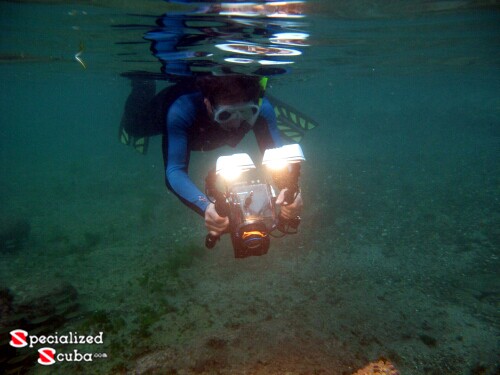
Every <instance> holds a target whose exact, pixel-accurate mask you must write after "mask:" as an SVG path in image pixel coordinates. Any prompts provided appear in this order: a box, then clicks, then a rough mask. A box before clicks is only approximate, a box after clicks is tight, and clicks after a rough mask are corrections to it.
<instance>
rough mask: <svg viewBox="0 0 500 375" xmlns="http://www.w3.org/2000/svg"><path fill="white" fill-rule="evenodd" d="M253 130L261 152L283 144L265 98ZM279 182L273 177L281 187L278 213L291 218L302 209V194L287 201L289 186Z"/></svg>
mask: <svg viewBox="0 0 500 375" xmlns="http://www.w3.org/2000/svg"><path fill="white" fill-rule="evenodd" d="M254 132H255V136H256V137H257V143H258V144H259V148H260V151H261V152H262V153H264V151H265V150H267V149H269V148H275V147H281V146H283V145H284V142H283V139H282V137H281V135H280V132H279V129H278V125H277V121H276V114H275V112H274V108H273V106H272V104H271V103H270V102H269V101H268V100H267V99H264V100H263V102H262V107H261V111H260V116H259V121H257V123H256V124H255V126H254ZM285 180H286V179H285ZM280 182H281V181H279V179H275V183H276V184H277V186H278V187H279V188H280V189H281V191H280V193H279V194H278V197H277V199H276V204H277V205H278V206H280V207H281V208H280V215H281V216H282V217H283V218H284V219H288V220H289V219H293V218H295V217H296V216H298V215H300V212H301V211H302V206H303V201H302V195H301V193H300V191H299V192H297V194H296V195H295V200H294V201H293V202H287V201H286V194H285V193H286V191H287V190H288V188H289V187H287V186H286V185H285V184H283V183H280Z"/></svg>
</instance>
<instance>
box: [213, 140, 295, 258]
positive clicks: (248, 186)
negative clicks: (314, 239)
mask: <svg viewBox="0 0 500 375" xmlns="http://www.w3.org/2000/svg"><path fill="white" fill-rule="evenodd" d="M304 160H305V159H304V154H303V153H302V149H301V148H300V146H299V145H298V144H292V145H286V146H282V147H279V148H273V149H269V150H266V151H265V153H264V158H263V160H262V164H263V165H265V166H266V167H268V168H269V169H270V170H271V175H272V179H273V181H274V184H275V185H276V187H277V188H278V189H279V190H282V189H285V188H286V189H287V190H286V193H285V202H287V204H292V203H293V202H294V201H295V198H296V197H297V195H298V193H299V184H298V180H299V175H300V163H301V162H302V161H304ZM256 172H257V168H256V167H255V164H254V163H253V162H252V159H251V158H250V156H249V155H248V154H234V155H230V156H221V157H219V158H218V159H217V165H216V168H215V170H214V169H212V170H211V171H210V172H209V173H208V175H207V177H206V179H205V193H206V195H207V197H209V199H210V201H211V202H212V203H214V205H215V210H216V211H217V214H218V215H219V216H223V217H228V218H229V228H228V231H229V233H230V234H231V241H232V243H233V249H234V256H235V258H246V257H249V256H258V255H264V254H266V253H267V251H268V250H269V245H270V242H271V241H270V236H273V237H281V236H284V235H285V234H293V233H297V228H298V226H299V224H300V217H298V216H297V217H295V218H293V219H291V220H290V219H285V218H283V217H282V216H281V215H280V214H278V215H277V214H276V204H275V202H276V195H275V193H274V189H273V187H272V186H271V184H270V183H269V182H267V180H266V181H264V182H261V180H260V179H257V178H252V177H256V176H255V175H256ZM219 177H220V179H219ZM220 180H222V181H220ZM218 185H220V186H222V188H221V189H219V187H218ZM276 230H277V231H279V232H280V234H279V235H275V234H273V233H274V232H275V231H276ZM218 240H219V236H214V235H211V234H208V235H207V237H206V239H205V246H206V247H207V248H209V249H211V248H213V247H214V246H215V244H216V243H217V241H218Z"/></svg>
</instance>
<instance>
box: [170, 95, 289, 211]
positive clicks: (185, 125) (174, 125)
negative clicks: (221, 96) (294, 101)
mask: <svg viewBox="0 0 500 375" xmlns="http://www.w3.org/2000/svg"><path fill="white" fill-rule="evenodd" d="M203 99H204V98H203V95H202V94H201V93H200V92H193V93H189V94H185V95H182V96H180V97H179V98H178V99H177V100H175V101H174V102H173V103H172V105H171V106H170V107H169V109H168V110H167V113H166V134H165V137H164V139H163V156H164V161H165V176H166V183H167V186H168V188H169V189H170V190H171V191H172V192H173V193H175V194H176V195H177V196H178V197H179V198H180V199H181V201H182V202H183V203H184V204H186V205H187V206H189V207H190V208H192V209H193V210H195V211H196V212H197V213H199V214H200V215H202V216H204V214H205V210H206V208H207V206H208V205H209V203H210V202H209V201H208V199H207V197H206V196H205V194H203V193H202V192H201V191H200V190H199V189H198V188H197V187H196V185H195V184H194V183H193V182H192V181H191V179H190V178H189V176H188V166H189V156H190V153H191V151H209V150H213V149H215V148H218V147H221V146H224V145H229V146H231V147H235V146H236V145H237V144H238V143H239V142H240V141H241V140H242V139H243V138H244V136H245V135H246V134H247V133H248V132H249V131H250V130H253V132H254V134H255V136H256V138H257V143H258V145H259V148H260V150H261V152H264V150H266V149H268V148H273V147H279V146H281V145H282V140H281V137H280V134H279V131H278V127H277V125H276V115H275V113H274V109H273V107H272V105H271V103H269V101H268V100H267V99H265V98H264V100H263V102H262V106H261V111H260V115H259V118H258V119H257V121H256V122H255V124H254V126H253V127H252V128H249V127H247V128H244V127H241V128H240V129H238V130H236V131H226V130H224V129H222V128H221V127H219V126H218V125H217V123H215V122H213V121H212V120H211V119H210V118H209V116H208V113H207V110H206V107H205V104H204V102H203Z"/></svg>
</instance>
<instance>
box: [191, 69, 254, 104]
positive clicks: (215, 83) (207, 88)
mask: <svg viewBox="0 0 500 375" xmlns="http://www.w3.org/2000/svg"><path fill="white" fill-rule="evenodd" d="M196 83H197V85H198V87H199V88H200V90H201V92H202V94H203V96H205V97H206V98H208V100H210V102H211V103H213V104H218V103H220V102H247V101H251V100H253V101H257V100H258V98H259V96H260V92H261V87H260V77H256V76H245V75H227V76H212V75H206V76H201V77H198V78H197V80H196Z"/></svg>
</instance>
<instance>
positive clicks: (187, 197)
mask: <svg viewBox="0 0 500 375" xmlns="http://www.w3.org/2000/svg"><path fill="white" fill-rule="evenodd" d="M195 114H196V108H195V105H194V103H193V102H192V101H191V100H188V99H187V97H186V96H184V97H181V98H179V99H178V100H176V101H175V102H174V103H173V104H172V106H171V107H170V109H169V111H168V113H167V121H166V122H167V138H168V146H167V147H168V149H167V160H166V163H165V164H166V166H165V177H166V182H167V186H168V188H169V189H170V190H171V191H172V192H173V193H174V194H175V195H177V197H178V198H179V199H180V200H181V201H182V202H183V203H184V204H186V205H187V206H188V207H190V208H191V209H193V210H194V211H195V212H197V213H198V214H200V215H201V216H204V214H205V210H206V208H207V206H208V204H209V202H208V199H207V197H206V196H205V194H203V193H202V192H201V191H200V190H199V189H198V188H197V187H196V185H195V184H194V183H193V181H191V179H190V178H189V176H188V166H189V153H190V150H189V142H188V141H189V128H190V127H191V126H192V124H193V122H194V119H195Z"/></svg>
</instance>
